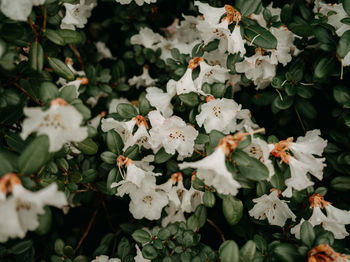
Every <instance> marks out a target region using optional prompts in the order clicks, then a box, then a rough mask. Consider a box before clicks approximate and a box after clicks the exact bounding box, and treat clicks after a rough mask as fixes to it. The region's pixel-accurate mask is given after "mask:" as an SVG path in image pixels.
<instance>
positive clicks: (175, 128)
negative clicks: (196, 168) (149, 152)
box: [148, 111, 198, 157]
mask: <svg viewBox="0 0 350 262" xmlns="http://www.w3.org/2000/svg"><path fill="white" fill-rule="evenodd" d="M148 118H149V120H150V122H151V126H152V129H151V130H150V132H149V133H150V135H151V139H152V145H153V150H156V149H159V148H160V147H161V146H163V147H164V149H165V151H166V152H167V153H168V154H172V155H173V154H175V151H177V152H178V153H179V155H180V156H184V157H186V156H190V155H192V153H193V148H194V140H195V139H196V137H197V136H198V131H197V130H196V129H195V128H193V127H192V126H190V125H187V124H186V123H185V122H184V121H183V120H182V119H181V118H180V117H178V116H172V117H170V118H167V119H166V118H164V117H163V116H162V115H161V114H160V112H159V111H151V112H149V114H148Z"/></svg>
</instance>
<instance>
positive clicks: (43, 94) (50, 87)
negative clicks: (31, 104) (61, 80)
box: [40, 82, 58, 102]
mask: <svg viewBox="0 0 350 262" xmlns="http://www.w3.org/2000/svg"><path fill="white" fill-rule="evenodd" d="M57 96H58V88H57V86H56V85H55V84H54V83H52V82H43V83H41V85H40V99H41V100H42V101H44V102H49V101H50V100H52V99H54V98H56V97H57Z"/></svg>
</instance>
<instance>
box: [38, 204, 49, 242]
mask: <svg viewBox="0 0 350 262" xmlns="http://www.w3.org/2000/svg"><path fill="white" fill-rule="evenodd" d="M44 210H45V213H44V214H42V215H39V220H38V221H39V227H37V228H36V230H35V233H36V234H38V235H39V236H43V235H46V234H47V233H49V231H50V229H51V224H52V212H51V209H50V208H49V207H48V206H46V207H44Z"/></svg>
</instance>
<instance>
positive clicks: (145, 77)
mask: <svg viewBox="0 0 350 262" xmlns="http://www.w3.org/2000/svg"><path fill="white" fill-rule="evenodd" d="M128 82H129V85H131V86H136V88H140V86H145V87H147V86H152V85H154V84H155V83H156V82H157V79H153V78H152V77H151V76H150V75H149V70H148V66H144V67H143V72H142V74H141V75H139V76H134V77H133V78H130V79H129V81H128Z"/></svg>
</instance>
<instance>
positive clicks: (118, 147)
mask: <svg viewBox="0 0 350 262" xmlns="http://www.w3.org/2000/svg"><path fill="white" fill-rule="evenodd" d="M106 140H107V147H108V149H109V150H110V151H112V152H113V153H116V154H117V155H121V154H122V153H123V147H124V143H123V140H122V138H121V137H120V135H119V134H118V133H117V132H115V131H114V130H110V131H108V133H107V139H106Z"/></svg>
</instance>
